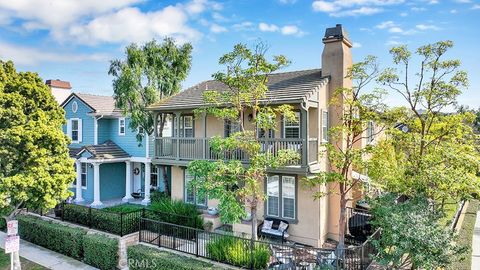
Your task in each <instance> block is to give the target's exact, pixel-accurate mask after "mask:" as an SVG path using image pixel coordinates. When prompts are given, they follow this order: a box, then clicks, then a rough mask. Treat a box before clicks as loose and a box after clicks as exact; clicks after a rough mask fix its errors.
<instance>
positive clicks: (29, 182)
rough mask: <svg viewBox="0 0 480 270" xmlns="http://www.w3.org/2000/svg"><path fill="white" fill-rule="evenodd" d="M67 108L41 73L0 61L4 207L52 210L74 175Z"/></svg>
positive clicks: (0, 201) (0, 194)
mask: <svg viewBox="0 0 480 270" xmlns="http://www.w3.org/2000/svg"><path fill="white" fill-rule="evenodd" d="M64 123H65V118H64V112H63V110H62V109H61V108H60V107H59V106H58V104H57V102H56V101H55V99H54V98H53V96H52V94H51V93H50V89H49V88H48V87H47V86H46V85H45V84H44V82H43V81H42V79H41V78H40V77H39V76H38V74H37V73H33V72H17V71H16V70H15V67H14V65H13V63H12V62H2V61H0V208H1V209H2V212H3V214H4V215H6V216H7V217H6V218H7V219H12V218H14V217H15V215H16V214H17V211H18V209H19V208H21V207H28V208H33V209H50V208H53V207H54V206H55V205H56V204H57V203H58V202H59V201H61V200H64V199H66V198H67V197H68V196H71V192H70V191H68V187H69V186H70V185H71V183H72V182H73V180H74V179H75V172H74V169H73V161H72V159H70V158H69V153H68V148H67V147H68V144H69V139H68V138H67V136H66V135H65V134H64V133H63V131H62V124H64Z"/></svg>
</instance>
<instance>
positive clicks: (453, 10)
mask: <svg viewBox="0 0 480 270" xmlns="http://www.w3.org/2000/svg"><path fill="white" fill-rule="evenodd" d="M450 13H452V14H457V13H458V11H457V10H456V9H452V10H450Z"/></svg>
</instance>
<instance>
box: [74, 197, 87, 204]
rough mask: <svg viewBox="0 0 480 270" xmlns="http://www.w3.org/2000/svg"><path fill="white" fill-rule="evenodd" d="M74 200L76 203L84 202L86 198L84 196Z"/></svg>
mask: <svg viewBox="0 0 480 270" xmlns="http://www.w3.org/2000/svg"><path fill="white" fill-rule="evenodd" d="M73 201H74V202H76V203H80V202H84V201H85V200H84V199H83V198H82V197H80V198H75V200H73Z"/></svg>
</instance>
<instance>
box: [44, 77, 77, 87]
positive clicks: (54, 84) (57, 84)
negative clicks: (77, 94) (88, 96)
mask: <svg viewBox="0 0 480 270" xmlns="http://www.w3.org/2000/svg"><path fill="white" fill-rule="evenodd" d="M45 84H46V85H48V86H50V87H55V88H63V89H72V86H71V85H70V82H67V81H61V80H58V79H57V80H47V81H46V82H45Z"/></svg>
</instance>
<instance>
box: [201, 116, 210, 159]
mask: <svg viewBox="0 0 480 270" xmlns="http://www.w3.org/2000/svg"><path fill="white" fill-rule="evenodd" d="M202 126H203V140H202V149H203V150H202V153H203V159H207V114H206V113H202ZM208 159H210V157H208Z"/></svg>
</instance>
